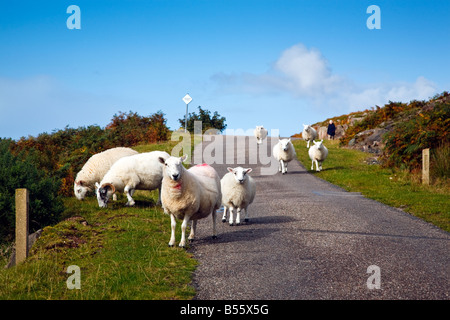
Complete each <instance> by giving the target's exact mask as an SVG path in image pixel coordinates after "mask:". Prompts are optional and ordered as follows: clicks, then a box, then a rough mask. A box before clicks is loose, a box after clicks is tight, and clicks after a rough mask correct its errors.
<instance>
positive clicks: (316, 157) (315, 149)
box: [308, 140, 328, 171]
mask: <svg viewBox="0 0 450 320" xmlns="http://www.w3.org/2000/svg"><path fill="white" fill-rule="evenodd" d="M313 142H314V145H313V146H311V148H309V150H308V154H309V158H310V159H311V161H312V164H311V170H314V163H316V171H320V170H322V162H324V161H325V159H326V158H327V156H328V149H327V148H326V147H325V146H324V145H323V143H322V142H323V140H321V141H319V142H316V141H313Z"/></svg>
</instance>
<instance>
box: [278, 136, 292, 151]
mask: <svg viewBox="0 0 450 320" xmlns="http://www.w3.org/2000/svg"><path fill="white" fill-rule="evenodd" d="M290 143H291V138H289V139H281V140H280V148H281V149H282V150H283V151H287V150H288V149H289V144H290Z"/></svg>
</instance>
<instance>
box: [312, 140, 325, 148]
mask: <svg viewBox="0 0 450 320" xmlns="http://www.w3.org/2000/svg"><path fill="white" fill-rule="evenodd" d="M313 142H314V145H315V146H316V147H317V149H320V148H322V145H323V140H320V141H314V140H313Z"/></svg>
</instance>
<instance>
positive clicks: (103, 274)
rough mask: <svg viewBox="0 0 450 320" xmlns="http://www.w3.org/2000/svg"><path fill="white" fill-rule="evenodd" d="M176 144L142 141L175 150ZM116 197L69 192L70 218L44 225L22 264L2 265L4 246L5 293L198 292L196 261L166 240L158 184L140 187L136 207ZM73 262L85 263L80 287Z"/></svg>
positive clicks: (175, 295)
mask: <svg viewBox="0 0 450 320" xmlns="http://www.w3.org/2000/svg"><path fill="white" fill-rule="evenodd" d="M175 144H177V142H168V143H166V144H159V145H158V144H157V145H148V146H139V147H136V149H137V150H138V151H140V152H146V151H152V150H165V151H168V152H169V153H170V151H171V149H172V148H173V146H174V145H175ZM118 198H119V199H118V201H116V202H112V201H111V202H110V204H109V205H108V208H107V209H101V208H99V207H98V204H97V199H96V198H95V197H93V196H91V197H88V198H87V199H85V200H84V201H78V200H76V199H75V198H73V197H72V198H66V199H65V200H64V202H65V207H66V210H65V212H64V214H63V218H64V220H63V221H62V222H60V223H58V224H56V225H54V226H48V227H45V228H44V230H43V233H42V235H41V237H40V238H39V239H38V240H37V241H36V243H35V245H34V246H33V248H32V250H31V252H30V256H29V258H28V259H27V260H26V261H25V262H24V263H23V264H21V265H19V266H16V267H13V268H10V269H3V266H4V265H6V264H7V258H8V257H7V255H6V254H3V255H2V254H0V284H1V285H0V300H7V299H14V300H18V299H49V300H73V299H75V300H78V299H81V300H100V299H105V300H114V299H121V300H134V299H146V300H171V299H183V300H184V299H192V298H193V297H194V295H195V289H194V288H193V287H192V285H191V281H192V273H193V271H194V270H195V267H196V265H197V262H196V260H194V259H193V257H192V255H191V254H190V253H188V252H187V251H186V250H184V249H180V248H178V247H176V248H169V247H168V245H167V243H168V241H169V238H170V218H169V217H168V216H167V215H165V214H164V213H163V210H162V209H161V207H159V206H156V205H155V204H156V201H157V200H158V192H157V191H156V190H155V191H152V192H150V191H136V193H135V195H134V196H133V198H134V199H135V201H136V205H135V207H132V208H128V207H125V206H124V205H125V203H126V201H127V200H126V197H125V196H123V195H121V196H119V197H118ZM70 265H76V266H78V267H80V273H81V277H80V278H81V279H80V280H81V288H80V289H68V287H67V280H68V279H69V277H70V276H71V275H72V274H68V273H67V268H68V267H69V266H70Z"/></svg>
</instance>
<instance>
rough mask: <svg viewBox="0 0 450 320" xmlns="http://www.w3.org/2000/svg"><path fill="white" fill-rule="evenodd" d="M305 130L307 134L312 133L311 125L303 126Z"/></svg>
mask: <svg viewBox="0 0 450 320" xmlns="http://www.w3.org/2000/svg"><path fill="white" fill-rule="evenodd" d="M303 130H304V131H306V132H310V131H311V126H310V125H309V124H304V125H303Z"/></svg>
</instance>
